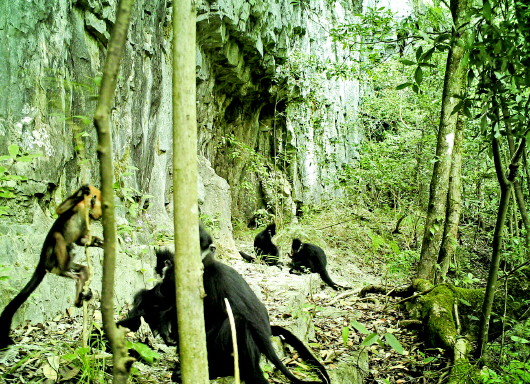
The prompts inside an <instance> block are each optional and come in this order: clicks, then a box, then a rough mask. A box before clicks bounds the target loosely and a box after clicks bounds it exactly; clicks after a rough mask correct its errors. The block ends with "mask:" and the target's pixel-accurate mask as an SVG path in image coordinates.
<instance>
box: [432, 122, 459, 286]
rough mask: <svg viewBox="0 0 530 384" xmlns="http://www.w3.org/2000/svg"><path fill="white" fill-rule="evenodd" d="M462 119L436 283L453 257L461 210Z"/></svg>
mask: <svg viewBox="0 0 530 384" xmlns="http://www.w3.org/2000/svg"><path fill="white" fill-rule="evenodd" d="M462 119H463V116H461V117H460V118H459V119H458V122H457V125H456V130H455V145H454V149H453V159H452V162H451V172H450V175H449V192H448V194H447V214H446V217H445V226H444V233H443V237H442V246H441V247H440V253H439V255H438V265H439V268H438V269H437V270H436V283H437V284H438V283H441V282H443V281H444V280H445V277H446V275H447V271H448V270H449V265H450V263H451V260H452V259H453V258H454V254H455V250H456V244H457V237H458V226H459V224H460V214H461V212H462V147H463V141H464V122H463V120H462Z"/></svg>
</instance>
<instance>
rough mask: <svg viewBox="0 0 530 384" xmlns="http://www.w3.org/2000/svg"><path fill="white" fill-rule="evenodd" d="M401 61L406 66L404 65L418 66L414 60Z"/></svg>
mask: <svg viewBox="0 0 530 384" xmlns="http://www.w3.org/2000/svg"><path fill="white" fill-rule="evenodd" d="M399 61H400V63H401V64H404V65H416V62H415V61H412V60H407V59H400V60H399Z"/></svg>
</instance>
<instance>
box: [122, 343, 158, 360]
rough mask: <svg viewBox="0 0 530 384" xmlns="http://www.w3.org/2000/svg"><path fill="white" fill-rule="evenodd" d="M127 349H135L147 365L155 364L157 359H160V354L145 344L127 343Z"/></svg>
mask: <svg viewBox="0 0 530 384" xmlns="http://www.w3.org/2000/svg"><path fill="white" fill-rule="evenodd" d="M127 348H128V349H134V350H135V351H136V352H137V353H138V355H139V356H140V358H141V359H142V360H143V361H145V362H146V363H147V364H153V363H154V361H155V360H156V359H160V354H159V353H158V352H156V351H155V350H153V349H151V348H150V347H149V346H148V345H146V344H144V343H133V342H130V341H127Z"/></svg>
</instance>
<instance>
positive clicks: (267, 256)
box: [239, 223, 280, 265]
mask: <svg viewBox="0 0 530 384" xmlns="http://www.w3.org/2000/svg"><path fill="white" fill-rule="evenodd" d="M274 235H276V224H275V223H272V224H269V225H267V228H265V229H264V230H263V231H261V232H260V233H258V234H257V235H256V237H255V238H254V251H255V252H256V255H258V256H259V257H260V258H261V260H263V261H264V262H265V264H267V265H280V263H279V261H280V250H279V249H278V247H277V246H276V245H275V244H274V243H273V242H272V238H273V237H274ZM239 254H240V255H241V257H243V259H245V260H246V261H248V262H250V263H253V262H255V261H256V259H255V258H253V257H252V256H250V255H248V254H246V253H245V252H242V251H239Z"/></svg>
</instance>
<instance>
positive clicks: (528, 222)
mask: <svg viewBox="0 0 530 384" xmlns="http://www.w3.org/2000/svg"><path fill="white" fill-rule="evenodd" d="M501 106H502V108H501V109H502V118H503V121H504V126H505V127H506V137H507V139H508V148H509V150H510V157H513V156H514V155H515V142H514V140H513V132H512V125H511V123H510V113H509V111H508V108H507V107H506V103H505V102H502V101H501ZM513 189H514V193H515V201H516V202H517V207H518V208H519V213H520V214H521V220H522V221H523V225H524V227H525V229H526V237H525V239H526V246H527V247H528V246H530V218H529V217H528V211H527V210H526V204H525V201H524V194H523V189H522V187H521V183H520V182H519V180H518V179H516V180H514V183H513Z"/></svg>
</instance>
